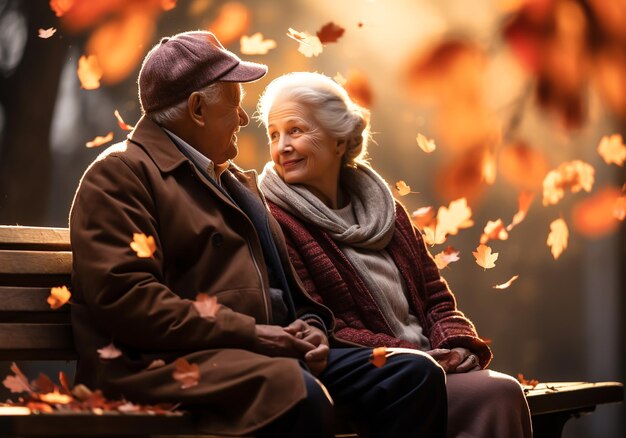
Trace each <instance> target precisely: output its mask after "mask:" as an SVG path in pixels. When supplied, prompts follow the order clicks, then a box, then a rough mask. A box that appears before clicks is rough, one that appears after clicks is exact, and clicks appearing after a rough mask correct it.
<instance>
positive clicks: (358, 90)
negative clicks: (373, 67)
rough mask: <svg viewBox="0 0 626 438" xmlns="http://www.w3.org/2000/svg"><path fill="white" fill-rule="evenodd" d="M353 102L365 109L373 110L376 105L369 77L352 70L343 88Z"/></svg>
mask: <svg viewBox="0 0 626 438" xmlns="http://www.w3.org/2000/svg"><path fill="white" fill-rule="evenodd" d="M343 88H345V89H346V91H347V92H348V94H349V95H350V97H351V98H352V100H354V101H355V102H356V103H358V104H359V105H361V106H363V107H365V108H371V107H372V105H373V104H374V93H373V92H372V88H371V86H370V81H369V79H368V78H367V75H366V74H365V73H363V72H362V71H359V70H350V71H348V75H347V77H346V83H345V85H344V86H343Z"/></svg>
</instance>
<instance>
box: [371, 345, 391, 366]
mask: <svg viewBox="0 0 626 438" xmlns="http://www.w3.org/2000/svg"><path fill="white" fill-rule="evenodd" d="M369 361H370V362H371V364H372V365H374V366H375V367H376V368H380V367H382V366H383V365H385V363H386V362H387V347H377V348H374V349H373V350H372V354H371V355H370V358H369Z"/></svg>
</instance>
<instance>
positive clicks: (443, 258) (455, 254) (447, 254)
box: [435, 246, 460, 269]
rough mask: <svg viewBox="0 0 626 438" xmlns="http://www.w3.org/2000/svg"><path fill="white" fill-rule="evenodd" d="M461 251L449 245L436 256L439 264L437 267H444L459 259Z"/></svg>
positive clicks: (436, 261) (436, 262)
mask: <svg viewBox="0 0 626 438" xmlns="http://www.w3.org/2000/svg"><path fill="white" fill-rule="evenodd" d="M459 253H460V251H457V250H456V249H454V248H452V247H451V246H448V247H447V248H446V249H444V250H443V251H441V252H440V253H439V254H437V255H436V256H435V264H436V265H437V268H439V269H443V268H445V267H446V266H448V265H449V264H450V263H452V262H456V261H458V260H459Z"/></svg>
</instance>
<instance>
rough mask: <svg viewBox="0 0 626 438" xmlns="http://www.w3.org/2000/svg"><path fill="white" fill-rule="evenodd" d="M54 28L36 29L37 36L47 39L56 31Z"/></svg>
mask: <svg viewBox="0 0 626 438" xmlns="http://www.w3.org/2000/svg"><path fill="white" fill-rule="evenodd" d="M56 31H57V30H56V29H55V28H54V27H51V28H48V29H38V30H37V32H38V35H37V36H38V37H39V38H42V39H44V40H45V39H48V38H50V37H51V36H52V35H54V34H55V33H56Z"/></svg>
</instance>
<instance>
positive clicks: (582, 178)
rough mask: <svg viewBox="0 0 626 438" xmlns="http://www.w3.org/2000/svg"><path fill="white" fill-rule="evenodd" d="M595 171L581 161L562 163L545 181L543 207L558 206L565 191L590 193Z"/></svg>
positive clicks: (549, 173)
mask: <svg viewBox="0 0 626 438" xmlns="http://www.w3.org/2000/svg"><path fill="white" fill-rule="evenodd" d="M594 175H595V169H594V168H593V167H592V166H591V165H590V164H587V163H585V162H584V161H581V160H573V161H567V162H565V163H561V164H560V165H559V167H557V168H556V169H555V170H551V171H550V172H548V174H547V175H546V177H545V178H544V180H543V205H550V204H557V203H558V202H559V201H560V200H561V198H563V195H564V194H565V190H570V191H571V192H572V193H577V192H579V191H580V190H584V191H586V192H590V191H591V188H592V187H593V182H594Z"/></svg>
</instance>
